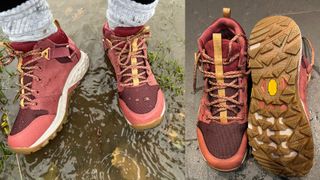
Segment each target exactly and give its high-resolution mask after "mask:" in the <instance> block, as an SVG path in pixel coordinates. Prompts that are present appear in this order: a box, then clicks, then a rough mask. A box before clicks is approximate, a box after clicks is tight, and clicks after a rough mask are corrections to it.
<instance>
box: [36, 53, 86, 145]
mask: <svg viewBox="0 0 320 180" xmlns="http://www.w3.org/2000/svg"><path fill="white" fill-rule="evenodd" d="M88 68H89V58H88V55H87V54H85V53H84V52H82V51H81V58H80V60H79V62H78V63H77V64H76V65H75V66H74V68H73V69H72V70H71V72H70V74H69V76H68V79H67V81H66V83H65V85H64V87H63V90H62V95H61V96H60V98H59V103H58V108H57V115H56V117H55V118H54V120H53V121H52V123H51V125H50V126H49V128H48V129H47V130H46V131H45V133H44V134H43V135H42V136H41V137H40V138H39V139H38V140H37V141H36V142H35V143H34V144H32V145H31V146H30V148H33V147H36V146H39V145H40V144H42V143H44V142H45V141H47V140H48V139H49V138H50V136H52V134H54V133H55V132H56V131H57V129H58V128H59V127H60V125H61V124H62V123H63V119H64V117H65V115H66V109H67V101H68V93H69V89H70V88H71V87H72V86H74V85H75V84H76V83H78V82H79V81H80V80H81V79H82V78H83V76H84V75H85V73H86V72H87V70H88Z"/></svg>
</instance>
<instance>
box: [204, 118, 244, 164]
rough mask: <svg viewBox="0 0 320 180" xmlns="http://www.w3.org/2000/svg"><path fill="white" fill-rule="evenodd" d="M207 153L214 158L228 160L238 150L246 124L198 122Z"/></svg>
mask: <svg viewBox="0 0 320 180" xmlns="http://www.w3.org/2000/svg"><path fill="white" fill-rule="evenodd" d="M198 127H199V129H200V130H201V132H202V135H203V137H204V140H205V143H206V145H207V148H208V150H209V152H210V153H211V154H212V155H213V156H214V157H216V158H219V159H228V158H230V157H232V156H233V155H234V154H235V153H236V152H237V151H238V149H239V147H240V144H241V140H242V137H243V134H244V133H245V131H246V129H247V123H243V124H239V123H231V124H223V125H222V124H219V123H217V122H215V121H212V122H211V123H210V124H207V123H204V122H202V121H198Z"/></svg>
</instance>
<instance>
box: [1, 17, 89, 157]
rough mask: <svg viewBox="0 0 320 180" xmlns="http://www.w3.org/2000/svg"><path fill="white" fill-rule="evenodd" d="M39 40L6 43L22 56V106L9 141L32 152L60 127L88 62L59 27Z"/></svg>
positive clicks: (11, 145) (13, 146)
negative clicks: (71, 95)
mask: <svg viewBox="0 0 320 180" xmlns="http://www.w3.org/2000/svg"><path fill="white" fill-rule="evenodd" d="M56 24H57V26H58V32H57V33H55V34H53V35H51V36H50V37H48V38H45V39H43V40H40V41H37V42H26V43H15V42H12V43H10V44H7V45H6V46H7V49H8V51H10V52H11V54H10V55H11V57H13V56H16V57H18V59H19V63H18V71H19V73H20V80H19V85H20V109H19V113H18V116H17V118H16V120H15V122H14V124H13V127H12V129H11V132H10V135H9V136H8V145H9V148H10V149H11V150H13V151H14V152H17V153H23V154H29V153H32V152H35V151H38V150H39V149H41V148H42V147H43V146H45V145H46V144H47V143H48V141H49V140H50V139H53V138H54V137H55V136H56V133H57V132H58V131H59V130H61V128H62V124H63V123H64V121H65V120H66V117H67V108H68V100H69V98H70V93H71V91H72V90H73V89H74V88H75V87H76V85H77V83H78V82H79V81H80V80H81V79H82V78H83V76H84V74H85V72H86V71H87V69H88V66H89V59H88V57H87V55H86V54H85V53H83V52H81V51H80V50H79V49H78V48H77V47H76V46H75V44H74V43H73V42H72V41H71V40H70V39H69V38H68V37H67V36H66V35H65V33H64V32H63V31H62V30H61V29H60V27H59V25H58V23H57V22H56Z"/></svg>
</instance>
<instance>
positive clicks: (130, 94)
mask: <svg viewBox="0 0 320 180" xmlns="http://www.w3.org/2000/svg"><path fill="white" fill-rule="evenodd" d="M103 34H104V40H103V43H104V47H105V50H106V54H107V56H108V58H109V60H110V61H111V63H112V66H113V68H114V70H115V74H116V79H117V87H118V94H119V104H120V109H121V110H122V113H123V115H124V117H125V119H126V120H127V122H128V123H129V125H130V126H131V127H133V128H134V129H136V130H138V131H142V130H145V129H149V128H153V127H156V126H158V125H159V124H160V123H161V121H162V119H163V116H164V112H165V98H164V94H163V92H162V91H161V89H160V87H159V85H158V83H157V81H156V79H155V77H154V75H153V73H152V71H151V67H150V65H149V62H148V54H147V44H146V38H148V37H149V36H150V32H149V29H148V27H144V26H142V27H133V28H116V29H115V30H111V29H110V28H109V27H108V24H107V23H106V24H105V26H104V28H103Z"/></svg>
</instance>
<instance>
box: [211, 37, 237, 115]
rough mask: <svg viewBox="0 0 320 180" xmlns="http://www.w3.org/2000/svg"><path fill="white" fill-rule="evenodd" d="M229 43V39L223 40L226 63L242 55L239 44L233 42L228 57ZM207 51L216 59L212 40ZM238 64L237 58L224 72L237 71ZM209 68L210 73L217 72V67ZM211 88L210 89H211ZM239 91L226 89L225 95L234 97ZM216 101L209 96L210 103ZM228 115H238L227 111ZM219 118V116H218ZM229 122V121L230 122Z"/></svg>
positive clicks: (223, 55)
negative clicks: (239, 54)
mask: <svg viewBox="0 0 320 180" xmlns="http://www.w3.org/2000/svg"><path fill="white" fill-rule="evenodd" d="M229 43H230V40H228V39H222V58H223V59H224V61H229V60H230V59H229V58H231V57H233V56H234V55H236V54H237V53H240V44H239V43H237V42H232V44H231V48H232V49H231V52H230V56H229V58H228V59H227V57H228V54H229ZM205 50H206V53H207V55H209V56H210V57H212V58H214V47H213V41H212V40H210V41H208V42H207V43H206V44H205ZM238 63H239V58H236V59H235V60H234V61H233V62H231V63H230V64H226V65H223V72H230V71H236V70H237V67H238ZM207 68H209V69H208V70H209V71H210V72H215V67H214V65H211V66H207ZM213 81H214V82H216V81H215V80H213ZM231 81H232V80H231V79H225V80H224V82H225V83H230V82H231ZM209 88H210V87H209ZM237 91H238V90H237V89H233V88H229V87H228V88H226V89H225V95H226V97H230V96H232V95H234V94H235V93H236V92H237ZM213 94H218V90H214V92H213ZM214 100H216V98H213V97H211V96H209V101H214ZM227 105H231V103H230V102H227ZM217 109H218V108H216V107H212V109H211V112H214V111H216V110H217ZM227 114H228V117H229V116H236V114H235V113H234V112H232V111H229V110H227ZM217 115H218V116H219V114H217ZM228 121H229V120H228Z"/></svg>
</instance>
